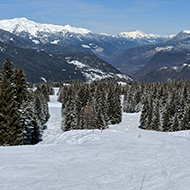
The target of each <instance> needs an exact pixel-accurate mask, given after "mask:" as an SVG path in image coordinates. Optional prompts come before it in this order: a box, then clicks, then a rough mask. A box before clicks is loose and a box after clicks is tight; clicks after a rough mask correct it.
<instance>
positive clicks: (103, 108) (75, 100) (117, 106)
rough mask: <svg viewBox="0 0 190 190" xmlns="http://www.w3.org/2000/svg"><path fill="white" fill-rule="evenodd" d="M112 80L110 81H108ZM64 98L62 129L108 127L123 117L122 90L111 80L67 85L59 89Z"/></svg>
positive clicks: (60, 95)
mask: <svg viewBox="0 0 190 190" xmlns="http://www.w3.org/2000/svg"><path fill="white" fill-rule="evenodd" d="M108 81H109V82H108ZM59 101H60V102H62V115H63V122H62V129H63V130H64V131H67V130H72V129H101V128H103V129H105V128H107V127H108V124H116V123H119V122H120V121H121V119H122V110H121V99H120V90H119V87H118V84H117V82H115V83H114V84H113V83H112V82H111V80H107V81H105V82H104V81H99V82H98V81H94V82H92V83H90V84H86V83H84V82H79V83H71V84H69V85H64V86H62V87H61V88H60V91H59Z"/></svg>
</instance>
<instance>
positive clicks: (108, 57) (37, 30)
mask: <svg viewBox="0 0 190 190" xmlns="http://www.w3.org/2000/svg"><path fill="white" fill-rule="evenodd" d="M0 28H1V29H3V30H6V31H9V32H11V33H13V34H15V35H17V36H19V37H22V38H24V39H26V40H28V41H31V42H33V43H35V44H36V45H43V44H47V43H49V44H57V45H59V44H63V45H69V46H73V47H76V48H79V49H82V50H87V51H91V52H93V53H94V54H95V55H97V56H98V57H100V58H102V59H104V60H105V61H108V62H110V63H112V62H113V60H114V59H115V58H116V57H117V56H118V55H119V54H120V53H121V52H122V51H124V50H126V49H128V48H132V47H138V46H142V45H145V44H154V43H157V42H160V41H163V40H165V39H168V38H170V37H169V36H158V35H153V34H144V33H143V32H141V31H135V32H128V33H127V32H125V33H121V34H118V35H107V34H94V33H93V32H91V31H90V30H88V29H85V28H75V27H71V26H69V25H66V26H60V25H52V24H40V23H35V22H33V21H30V20H28V19H26V18H15V19H10V20H2V21H0Z"/></svg>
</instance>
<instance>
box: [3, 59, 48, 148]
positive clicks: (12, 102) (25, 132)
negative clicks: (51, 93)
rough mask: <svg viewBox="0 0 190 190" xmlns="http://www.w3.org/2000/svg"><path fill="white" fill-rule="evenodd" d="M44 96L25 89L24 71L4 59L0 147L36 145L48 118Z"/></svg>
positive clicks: (26, 85)
mask: <svg viewBox="0 0 190 190" xmlns="http://www.w3.org/2000/svg"><path fill="white" fill-rule="evenodd" d="M46 96H47V94H45V92H44V91H40V90H39V89H37V90H36V91H35V92H33V90H32V89H30V88H28V83H27V81H26V78H25V74H24V70H23V69H22V67H21V66H20V67H19V68H17V67H15V68H14V67H13V64H12V62H11V61H10V59H9V58H7V59H6V60H5V61H4V63H3V67H2V69H1V80H0V145H1V146H9V145H24V144H36V143H38V142H39V140H40V137H41V131H42V129H43V125H44V124H45V122H46V121H47V118H48V115H49V113H48V104H47V101H48V99H47V97H46Z"/></svg>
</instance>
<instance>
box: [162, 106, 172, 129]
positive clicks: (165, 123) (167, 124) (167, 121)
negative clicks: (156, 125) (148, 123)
mask: <svg viewBox="0 0 190 190" xmlns="http://www.w3.org/2000/svg"><path fill="white" fill-rule="evenodd" d="M163 131H171V125H170V115H169V105H167V107H166V111H165V113H164V121H163Z"/></svg>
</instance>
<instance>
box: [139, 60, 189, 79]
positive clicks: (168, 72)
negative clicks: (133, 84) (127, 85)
mask: <svg viewBox="0 0 190 190" xmlns="http://www.w3.org/2000/svg"><path fill="white" fill-rule="evenodd" d="M182 78H190V63H185V64H181V65H177V66H172V67H160V68H158V69H156V70H154V71H151V72H149V73H146V74H145V75H143V76H142V77H140V78H139V80H140V81H144V82H157V81H161V82H162V81H170V80H173V79H182Z"/></svg>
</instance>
